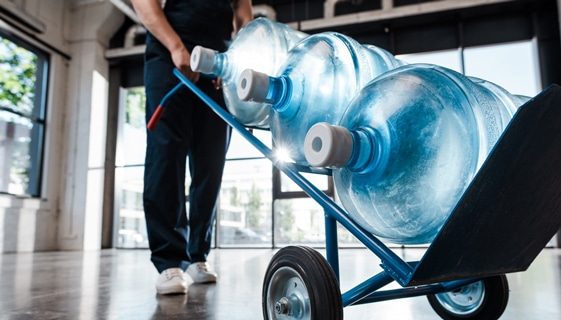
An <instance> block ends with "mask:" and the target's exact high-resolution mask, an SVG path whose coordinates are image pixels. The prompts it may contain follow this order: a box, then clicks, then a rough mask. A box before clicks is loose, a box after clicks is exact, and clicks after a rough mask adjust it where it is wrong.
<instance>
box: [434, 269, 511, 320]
mask: <svg viewBox="0 0 561 320" xmlns="http://www.w3.org/2000/svg"><path fill="white" fill-rule="evenodd" d="M481 281H483V286H484V288H485V297H484V298H483V302H482V304H481V306H480V307H479V308H478V309H476V310H474V311H473V312H472V313H469V314H465V315H458V314H455V313H452V312H451V311H449V310H447V309H445V308H444V307H443V306H442V305H441V304H440V302H439V301H438V299H436V296H435V295H433V294H431V295H427V299H428V300H429V303H430V305H431V307H432V308H433V310H434V311H435V312H436V313H437V314H438V315H439V316H440V317H441V318H442V319H444V320H465V319H477V320H497V319H499V317H500V316H501V315H502V314H503V312H504V311H505V309H506V306H507V304H508V295H509V289H508V280H507V279H506V276H505V275H504V274H502V275H498V276H492V277H489V278H485V279H482V280H481Z"/></svg>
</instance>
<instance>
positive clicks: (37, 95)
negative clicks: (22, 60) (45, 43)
mask: <svg viewBox="0 0 561 320" xmlns="http://www.w3.org/2000/svg"><path fill="white" fill-rule="evenodd" d="M0 37H1V38H4V39H6V40H8V41H10V42H12V43H13V44H15V45H16V46H18V47H21V48H23V49H25V50H27V51H29V52H31V53H33V54H34V55H36V56H37V65H36V68H37V70H36V72H35V76H36V80H35V88H34V99H33V110H32V111H31V113H30V114H26V113H24V112H21V111H18V110H16V109H14V108H10V107H6V106H0V111H4V112H8V113H10V114H13V115H16V116H18V117H22V118H25V119H28V120H29V121H30V122H31V123H32V125H33V127H32V129H31V135H30V138H31V141H30V145H29V157H30V168H29V169H30V170H29V182H28V184H27V187H26V192H25V193H23V194H16V193H12V192H9V191H8V190H0V194H7V195H13V196H18V197H24V198H40V197H41V196H42V182H43V165H44V147H45V139H46V130H47V99H48V93H49V81H48V79H49V73H50V55H49V54H48V53H47V52H45V51H44V50H41V49H40V48H39V47H37V46H35V45H33V44H31V43H30V42H28V41H26V40H24V39H22V38H21V37H18V36H17V35H15V34H13V33H11V32H9V31H8V30H5V29H3V28H0Z"/></svg>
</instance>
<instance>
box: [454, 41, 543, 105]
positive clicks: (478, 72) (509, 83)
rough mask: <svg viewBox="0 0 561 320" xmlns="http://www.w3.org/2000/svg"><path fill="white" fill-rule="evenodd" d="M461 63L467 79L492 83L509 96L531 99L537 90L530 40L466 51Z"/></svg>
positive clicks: (536, 69) (537, 76) (534, 51)
mask: <svg viewBox="0 0 561 320" xmlns="http://www.w3.org/2000/svg"><path fill="white" fill-rule="evenodd" d="M464 60H465V70H466V75H468V76H474V77H478V78H481V79H484V80H487V81H491V82H494V83H496V84H498V85H500V86H501V87H503V88H505V89H506V90H508V91H510V92H511V93H513V94H521V95H526V96H532V97H533V96H535V95H536V94H538V93H539V92H540V91H541V85H540V72H539V66H538V57H537V49H536V44H535V43H534V42H533V41H522V42H513V43H506V44H495V45H488V46H480V47H472V48H466V49H465V50H464Z"/></svg>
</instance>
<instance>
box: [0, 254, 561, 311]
mask: <svg viewBox="0 0 561 320" xmlns="http://www.w3.org/2000/svg"><path fill="white" fill-rule="evenodd" d="M274 253H275V251H274V250H265V249H256V250H253V249H251V250H237V249H236V250H234V249H225V250H213V251H212V253H211V259H210V261H209V263H210V265H211V267H212V268H213V269H215V270H216V271H217V272H218V273H219V282H218V283H217V284H211V285H197V284H191V285H190V286H189V290H188V293H187V294H185V295H171V296H160V295H157V294H156V292H155V287H154V284H155V281H156V277H157V274H156V272H155V270H154V268H153V266H152V265H151V264H150V262H149V261H150V260H149V258H150V257H149V253H148V252H147V251H141V250H133V251H125V250H123V251H116V250H108V251H102V252H88V253H78V252H56V253H37V254H17V255H14V254H5V255H3V256H2V257H1V260H0V264H1V266H0V268H1V270H2V272H1V273H0V319H135V320H136V319H140V320H142V319H187V320H188V319H197V320H205V319H228V320H238V319H239V320H247V319H261V318H262V310H261V286H262V281H263V276H264V273H265V270H266V268H267V264H268V263H269V260H270V258H271V257H272V255H273V254H274ZM396 253H397V254H398V255H400V256H405V257H407V259H408V260H415V259H417V258H418V257H420V256H421V255H422V253H423V251H422V250H417V249H408V250H404V251H403V250H397V251H396ZM340 266H341V287H342V291H343V292H345V291H346V290H348V289H350V288H352V287H353V286H354V285H356V284H358V283H359V282H361V281H363V280H364V279H366V278H368V277H369V276H371V275H372V274H374V273H376V272H377V271H379V261H378V260H377V259H376V257H375V256H374V255H373V254H371V253H369V252H368V251H366V250H362V249H347V250H340ZM508 279H509V285H510V288H511V292H510V300H509V305H508V307H507V309H506V311H505V313H504V315H503V317H502V319H524V320H531V319H561V305H560V304H559V298H560V297H561V250H559V249H556V250H554V249H548V250H545V251H544V252H542V254H540V256H539V257H538V258H537V259H536V261H535V262H534V263H533V264H532V266H531V267H530V268H529V270H528V271H527V272H523V273H517V274H510V275H508ZM392 286H393V287H396V285H395V284H393V285H391V286H390V287H392ZM344 313H345V319H351V320H352V319H372V318H376V319H399V320H407V319H414V320H423V319H427V320H428V319H437V316H436V314H435V313H434V312H433V311H432V309H431V308H430V306H429V304H428V302H427V301H426V298H425V297H417V298H412V299H403V300H392V301H387V302H382V303H376V304H369V305H360V306H352V307H348V308H345V309H344ZM373 315H375V317H374V316H373Z"/></svg>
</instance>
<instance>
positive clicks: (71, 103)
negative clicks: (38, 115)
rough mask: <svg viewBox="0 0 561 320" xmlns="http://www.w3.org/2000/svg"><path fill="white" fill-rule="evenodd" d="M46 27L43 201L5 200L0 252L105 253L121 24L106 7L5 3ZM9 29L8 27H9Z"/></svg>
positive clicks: (91, 2)
mask: <svg viewBox="0 0 561 320" xmlns="http://www.w3.org/2000/svg"><path fill="white" fill-rule="evenodd" d="M0 5H2V6H4V7H5V8H9V9H10V10H18V12H19V13H20V14H21V15H22V16H24V17H29V19H30V21H32V22H34V23H37V24H38V25H40V26H43V27H44V32H43V33H37V34H34V36H35V37H36V38H38V39H41V40H43V41H45V42H46V43H48V44H50V45H51V46H52V47H54V48H56V49H57V50H59V51H61V52H63V53H66V54H68V55H70V56H71V59H70V60H68V59H66V58H65V57H64V56H63V55H61V54H59V53H57V52H56V51H55V50H53V49H51V48H48V47H46V46H44V45H41V44H40V43H37V41H34V40H33V39H32V38H30V37H28V36H26V35H25V34H21V33H20V32H18V28H13V32H14V33H15V34H17V35H18V34H19V35H20V36H21V37H22V38H23V39H25V40H28V41H29V42H31V43H32V44H35V45H37V46H39V47H40V48H41V49H43V50H45V51H47V52H48V53H49V54H50V73H49V90H48V100H47V125H46V128H47V131H46V138H45V148H44V150H45V153H44V164H43V176H42V196H41V198H40V199H18V198H17V197H13V196H8V195H3V196H0V252H23V251H42V250H60V249H62V250H87V249H99V248H100V244H101V217H102V203H103V199H102V194H103V179H104V168H103V165H104V162H103V161H104V158H105V142H106V141H105V136H106V134H105V132H106V127H107V124H106V122H107V88H108V81H107V80H108V73H109V72H108V71H109V68H108V63H107V61H106V59H105V58H104V54H105V50H106V48H107V45H108V41H109V37H110V36H111V35H112V34H113V33H114V32H115V31H116V30H117V28H118V27H119V26H120V25H121V23H122V21H123V16H122V14H121V13H120V12H119V11H118V10H117V9H116V8H114V6H113V5H111V3H110V2H109V1H108V0H48V1H45V0H0ZM8 27H10V26H8Z"/></svg>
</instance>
